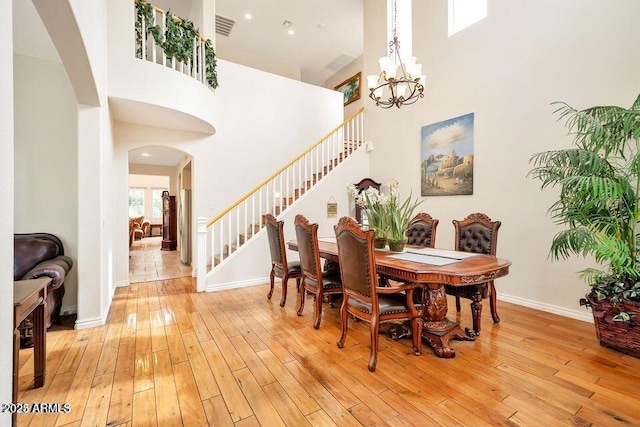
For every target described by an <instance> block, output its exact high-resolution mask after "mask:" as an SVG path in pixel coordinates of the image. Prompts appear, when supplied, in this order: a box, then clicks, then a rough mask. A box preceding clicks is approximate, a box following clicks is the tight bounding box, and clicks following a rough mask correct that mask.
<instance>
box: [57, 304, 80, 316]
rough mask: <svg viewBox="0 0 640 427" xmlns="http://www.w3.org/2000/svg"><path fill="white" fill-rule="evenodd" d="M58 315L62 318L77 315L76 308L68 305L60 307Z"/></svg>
mask: <svg viewBox="0 0 640 427" xmlns="http://www.w3.org/2000/svg"><path fill="white" fill-rule="evenodd" d="M60 314H61V315H62V316H67V315H69V314H78V306H77V305H68V306H64V305H63V306H62V307H61V308H60Z"/></svg>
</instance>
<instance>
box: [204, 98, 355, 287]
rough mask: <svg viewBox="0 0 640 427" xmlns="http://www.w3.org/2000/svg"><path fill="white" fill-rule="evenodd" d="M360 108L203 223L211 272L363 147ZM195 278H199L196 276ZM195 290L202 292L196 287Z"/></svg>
mask: <svg viewBox="0 0 640 427" xmlns="http://www.w3.org/2000/svg"><path fill="white" fill-rule="evenodd" d="M363 112H364V108H361V109H360V110H358V112H357V113H355V114H354V115H353V116H351V117H349V118H348V119H347V120H345V121H344V122H343V123H342V124H341V125H340V126H338V127H336V128H335V129H334V130H332V131H331V132H329V133H328V134H327V135H326V136H324V137H323V138H322V139H320V140H319V141H318V142H316V143H315V144H313V145H312V146H311V147H310V148H308V149H307V150H305V151H304V152H303V153H302V154H300V155H299V156H298V157H296V158H295V159H294V160H292V161H290V162H289V163H288V164H286V165H285V166H283V167H282V168H281V169H280V170H278V171H277V172H276V173H274V174H273V175H272V176H271V177H269V178H267V179H266V180H264V181H263V182H262V183H261V184H259V185H258V186H257V187H256V188H255V189H253V190H252V191H250V192H249V193H248V194H246V195H245V196H243V197H242V198H240V199H239V200H238V201H237V202H235V203H234V204H232V205H231V206H229V207H228V208H227V209H225V210H224V211H223V212H221V213H220V214H219V215H218V216H216V217H215V218H213V219H212V220H211V221H209V223H207V231H208V233H210V236H211V248H210V249H211V250H210V253H211V254H213V255H212V259H211V271H212V272H215V271H216V269H217V268H218V267H220V266H222V265H224V264H225V263H226V262H227V261H229V260H230V259H232V258H233V256H234V254H235V253H237V252H238V251H239V250H241V249H242V247H243V245H245V244H246V243H247V242H249V241H250V240H251V239H252V238H253V237H255V236H256V235H257V234H258V233H260V232H261V230H262V229H263V227H264V226H265V224H266V214H268V213H270V214H272V215H273V216H276V217H277V216H278V215H280V214H282V213H283V212H284V211H285V210H286V209H289V208H290V207H291V206H293V205H295V203H296V201H298V200H299V199H300V198H301V197H304V194H305V193H307V192H308V191H309V190H311V189H312V188H313V187H314V186H315V185H316V184H318V183H319V182H320V181H321V180H322V179H323V178H324V177H325V176H327V175H328V174H329V173H331V171H332V170H333V169H334V168H336V167H337V166H338V165H339V164H340V163H342V162H343V161H344V160H345V159H346V158H347V157H349V156H350V155H351V154H352V153H354V152H355V151H356V150H358V149H359V148H360V147H361V146H362V145H363V139H364V121H363V118H364V114H363ZM198 279H200V275H199V274H198ZM198 288H199V290H200V289H202V288H201V285H200V284H199V285H198Z"/></svg>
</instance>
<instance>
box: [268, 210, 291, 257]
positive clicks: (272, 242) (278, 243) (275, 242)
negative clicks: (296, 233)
mask: <svg viewBox="0 0 640 427" xmlns="http://www.w3.org/2000/svg"><path fill="white" fill-rule="evenodd" d="M266 218H267V235H268V236H269V250H270V251H271V262H272V263H273V265H274V266H276V267H278V268H280V269H283V268H284V267H285V266H286V265H287V255H286V254H287V252H286V249H285V247H284V221H278V220H277V219H276V218H275V217H274V216H273V215H271V214H267V215H266Z"/></svg>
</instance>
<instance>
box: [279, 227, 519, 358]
mask: <svg viewBox="0 0 640 427" xmlns="http://www.w3.org/2000/svg"><path fill="white" fill-rule="evenodd" d="M288 247H289V249H291V250H293V251H297V250H298V245H297V242H296V241H295V240H292V241H290V242H288ZM318 249H319V252H320V257H321V258H324V259H325V260H327V264H326V265H325V269H328V268H329V269H330V268H339V260H338V246H337V244H336V241H335V238H333V237H327V238H319V239H318ZM375 255H376V271H377V272H378V274H379V275H381V276H384V277H386V278H388V279H391V280H393V281H398V282H408V283H415V284H418V285H421V287H422V288H423V292H422V315H421V316H422V338H423V340H424V341H425V342H427V344H429V346H430V347H431V348H432V349H433V352H434V354H435V355H436V356H438V357H442V358H452V357H455V355H456V353H455V350H454V349H453V348H451V347H449V340H465V341H473V340H475V338H476V336H475V334H474V333H473V332H472V331H470V330H466V331H465V330H463V329H462V328H461V327H460V325H459V324H458V323H456V322H453V321H451V320H449V319H448V318H447V309H448V307H447V295H446V293H445V285H451V286H469V285H474V284H480V283H484V282H487V281H489V280H494V279H497V278H500V277H503V276H506V275H507V274H509V267H510V266H511V261H509V260H506V259H502V258H497V257H495V256H493V255H484V254H472V253H469V252H457V251H450V250H443V249H432V248H423V247H420V246H412V245H407V246H406V248H405V251H404V252H403V253H401V254H399V253H396V252H391V251H388V250H376V251H375ZM457 258H459V259H457Z"/></svg>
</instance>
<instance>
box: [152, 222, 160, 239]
mask: <svg viewBox="0 0 640 427" xmlns="http://www.w3.org/2000/svg"><path fill="white" fill-rule="evenodd" d="M153 230H158V236H162V224H160V223H158V224H151V225H150V226H149V236H151V237H153V236H154V234H153Z"/></svg>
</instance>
